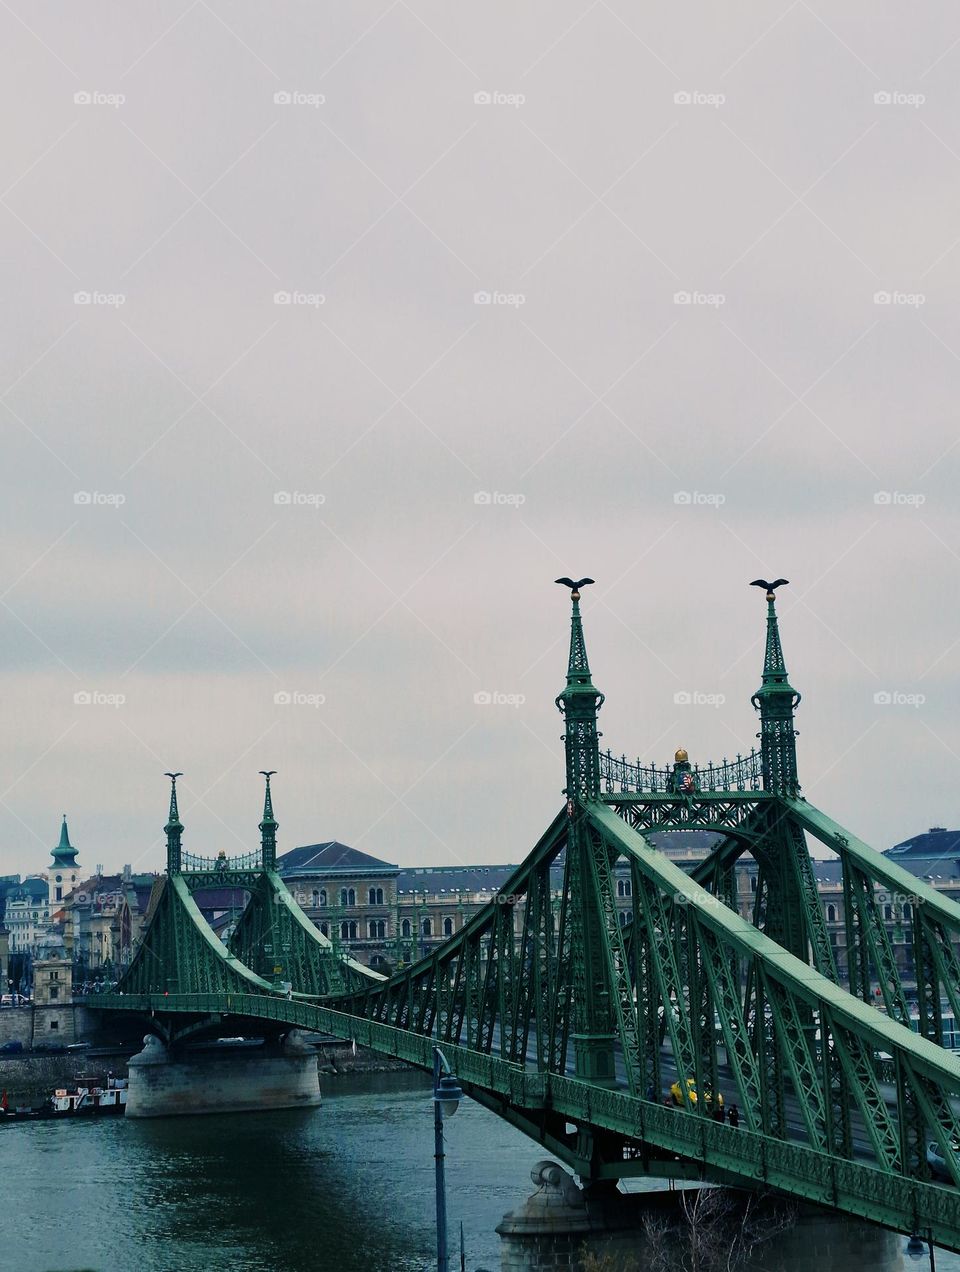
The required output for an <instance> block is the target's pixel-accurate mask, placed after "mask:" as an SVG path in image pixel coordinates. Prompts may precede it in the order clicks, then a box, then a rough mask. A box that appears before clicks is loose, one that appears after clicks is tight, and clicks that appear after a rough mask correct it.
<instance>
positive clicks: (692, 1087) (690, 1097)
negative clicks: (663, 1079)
mask: <svg viewBox="0 0 960 1272" xmlns="http://www.w3.org/2000/svg"><path fill="white" fill-rule="evenodd" d="M686 1087H687V1089H686V1092H684V1090H683V1088H682V1087H681V1085H680V1080H679V1079H677V1081H676V1082H674V1084H673V1086H672V1087H671V1088H670V1097H671V1099H672V1100H673V1102H674V1104H675V1105H676V1106H677V1108H678V1109H679V1108H683V1106H684V1104H685V1103H686V1104H692V1105H693V1106H694V1107H696V1105H697V1103H698V1099H699V1097H698V1095H697V1083H696V1079H695V1078H687V1083H686ZM703 1104H704V1108H706V1109H709V1110H711V1111H712V1110H713V1092H712V1091H710V1090H706V1091H704V1093H703ZM717 1108H720V1109H722V1108H723V1092H722V1091H721V1092H719V1093H718V1094H717Z"/></svg>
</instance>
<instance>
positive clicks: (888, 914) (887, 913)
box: [883, 905, 893, 923]
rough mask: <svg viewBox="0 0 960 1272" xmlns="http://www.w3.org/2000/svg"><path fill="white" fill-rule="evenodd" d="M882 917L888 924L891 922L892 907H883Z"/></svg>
mask: <svg viewBox="0 0 960 1272" xmlns="http://www.w3.org/2000/svg"><path fill="white" fill-rule="evenodd" d="M883 917H884V918H885V919H886V921H887V922H888V923H892V922H893V906H892V905H885V906H884V907H883Z"/></svg>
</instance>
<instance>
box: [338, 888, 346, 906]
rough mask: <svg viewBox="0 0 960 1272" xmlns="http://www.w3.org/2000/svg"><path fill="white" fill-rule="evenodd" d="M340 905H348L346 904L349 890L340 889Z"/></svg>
mask: <svg viewBox="0 0 960 1272" xmlns="http://www.w3.org/2000/svg"><path fill="white" fill-rule="evenodd" d="M340 904H341V905H346V904H347V890H346V888H341V889H340Z"/></svg>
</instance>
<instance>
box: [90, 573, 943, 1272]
mask: <svg viewBox="0 0 960 1272" xmlns="http://www.w3.org/2000/svg"><path fill="white" fill-rule="evenodd" d="M559 581H560V582H565V583H568V584H570V585H571V596H572V604H573V613H572V622H571V639H570V656H569V663H568V669H567V682H566V687H565V688H564V689H563V691H562V692H561V693H560V695H559V697H558V698H557V700H556V701H557V706H558V708H559V710H560V712H561V713H562V715H563V717H564V722H565V730H566V732H565V736H564V744H565V752H566V789H565V795H566V804H565V806H564V807H563V808H562V809H561V810H560V811H559V812H558V814H557V815H556V816H555V817H554V819H553V821H552V822H551V823H550V825H549V826H548V827H547V829H546V831H545V832H544V834H543V836H542V838H541V839H540V841H539V843H537V844H536V845H535V847H534V848H533V850H532V851H531V852H530V854H529V855H528V856H527V858H526V860H525V861H524V862H523V864H522V865H520V866H518V867H517V869H516V870H515V872H514V873H513V875H512V876H511V878H510V879H509V880H508V881H507V883H506V884H505V885H504V886H503V888H502V889H501V891H500V893H499V894H498V895H497V896H496V898H495V899H494V900H493V901H491V902H490V903H489V904H488V905H487V906H486V907H485V908H483V909H482V910H480V911H478V912H477V913H476V914H474V915H473V917H472V918H470V920H469V921H468V922H467V923H466V924H465V925H464V926H463V927H462V928H461V930H460V931H459V932H457V933H456V934H455V935H454V936H453V937H451V938H450V939H449V940H448V941H446V942H445V943H444V944H443V945H441V946H439V947H438V948H436V949H435V950H433V951H432V952H431V953H430V954H429V955H428V956H427V957H424V958H421V959H420V960H419V961H416V962H413V963H412V964H411V965H410V966H408V967H405V968H401V969H400V970H398V971H397V972H396V973H395V974H394V975H392V976H390V977H389V978H384V977H382V976H379V975H377V974H376V973H374V972H372V971H371V970H370V969H368V968H366V967H364V966H363V965H361V964H360V963H358V962H355V961H354V960H352V959H351V958H349V957H348V956H347V954H346V952H345V951H344V950H343V949H342V948H341V947H340V946H339V944H338V943H337V942H336V941H333V942H331V941H329V940H327V938H326V937H324V936H322V935H321V933H320V932H319V931H318V930H317V929H316V928H315V927H314V925H313V924H312V923H311V922H310V921H309V920H308V919H307V917H306V916H305V914H304V913H303V911H302V910H301V908H300V906H299V905H298V904H297V902H296V901H295V900H294V898H293V896H292V895H291V893H290V892H289V890H288V889H287V887H286V885H285V883H284V881H283V879H282V878H281V876H280V874H279V873H278V871H277V866H276V853H277V849H276V835H277V822H276V820H275V818H274V814H273V804H272V797H271V791H270V776H271V774H267V775H266V796H265V804H264V813H263V820H262V822H261V823H260V832H261V845H260V850H259V852H257V853H255V854H251V855H250V856H249V857H246V858H234V859H230V858H227V857H225V856H224V855H223V854H221V855H220V857H219V858H216V859H213V858H210V859H203V858H198V857H193V856H191V855H190V854H188V853H186V852H184V851H183V850H182V847H181V837H182V834H183V826H182V824H181V822H180V817H179V812H178V807H177V790H176V777H177V776H179V774H171V775H169V776H171V778H172V787H171V798H170V813H169V818H168V821H167V824H166V827H165V831H166V836H167V871H166V875H165V877H163V878H162V879H161V880H160V882H159V885H158V888H157V890H156V891H155V894H154V897H153V900H152V903H151V915H150V917H149V922H148V926H147V928H146V930H145V933H144V937H143V941H142V943H141V945H140V947H139V949H138V951H137V953H136V955H135V957H134V959H133V961H132V963H131V965H130V967H129V969H128V970H127V972H126V973H125V975H124V977H123V979H122V981H121V982H120V984H119V985H118V986H117V988H116V989H115V991H114V992H112V993H111V994H109V995H104V996H102V997H100V998H99V1000H98V1001H97V1003H96V1006H97V1007H98V1008H99V1009H100V1010H104V1011H107V1012H110V1013H121V1012H123V1013H136V1014H137V1015H139V1016H142V1017H143V1018H144V1019H145V1020H146V1021H147V1022H148V1027H149V1028H150V1029H151V1030H152V1031H154V1032H156V1033H158V1034H160V1035H161V1036H162V1037H163V1038H164V1040H165V1041H167V1042H168V1043H170V1044H173V1045H176V1044H177V1043H178V1042H180V1041H183V1040H186V1039H188V1038H190V1037H192V1036H197V1035H200V1034H202V1033H216V1032H218V1031H219V1032H221V1033H237V1032H242V1031H244V1030H245V1031H247V1032H256V1031H260V1032H261V1033H264V1034H270V1033H278V1032H284V1031H287V1030H289V1029H292V1028H299V1029H305V1030H314V1031H322V1032H326V1033H329V1034H333V1035H335V1036H338V1037H341V1038H344V1039H354V1040H355V1041H356V1042H357V1043H359V1044H361V1045H363V1046H366V1047H371V1048H373V1049H374V1050H376V1051H379V1052H382V1053H384V1054H386V1055H389V1056H395V1057H398V1058H400V1059H402V1060H404V1061H407V1062H408V1063H410V1064H411V1065H415V1066H419V1067H420V1068H423V1069H430V1068H431V1066H432V1049H433V1047H434V1046H435V1045H437V1044H440V1045H442V1047H443V1049H444V1053H445V1054H446V1056H447V1057H448V1059H449V1060H450V1062H451V1064H452V1066H453V1067H454V1069H455V1071H456V1073H457V1076H458V1078H459V1080H460V1082H461V1083H462V1085H463V1086H464V1087H465V1089H466V1090H467V1091H468V1093H469V1094H470V1095H471V1096H472V1097H473V1098H474V1099H476V1100H478V1101H479V1102H480V1103H481V1104H483V1105H485V1106H486V1107H488V1108H490V1109H492V1110H493V1111H494V1112H495V1113H497V1114H498V1115H499V1116H501V1117H503V1118H505V1119H507V1120H508V1121H509V1122H511V1123H513V1125H515V1126H517V1127H519V1128H520V1129H521V1130H522V1131H524V1132H525V1133H526V1134H527V1135H529V1136H530V1137H531V1138H532V1139H534V1140H536V1141H538V1142H539V1143H540V1144H542V1145H543V1146H544V1147H545V1148H546V1149H547V1150H548V1151H549V1152H550V1153H552V1154H554V1155H555V1156H556V1157H558V1158H559V1159H560V1160H561V1161H563V1162H564V1163H566V1164H567V1165H568V1166H569V1167H570V1168H572V1169H573V1170H574V1171H575V1172H576V1173H577V1174H578V1175H579V1176H580V1177H581V1179H582V1180H583V1181H584V1182H585V1183H587V1184H591V1185H593V1184H599V1182H600V1181H614V1180H617V1179H620V1178H623V1177H626V1176H631V1175H644V1174H650V1175H661V1176H668V1177H675V1178H700V1179H707V1180H712V1181H716V1182H722V1183H729V1184H735V1185H739V1186H741V1187H754V1188H769V1189H773V1190H775V1191H777V1192H779V1193H782V1194H785V1195H787V1196H790V1197H793V1198H796V1199H799V1200H804V1201H808V1202H813V1203H818V1204H820V1205H822V1206H824V1207H827V1208H830V1209H832V1210H834V1211H838V1212H842V1213H846V1214H849V1215H855V1216H859V1217H864V1218H867V1219H869V1220H873V1221H875V1222H877V1223H880V1224H883V1225H885V1226H887V1227H889V1228H891V1229H894V1230H896V1231H900V1232H903V1233H911V1234H913V1233H917V1234H920V1235H922V1236H924V1237H929V1238H931V1239H932V1240H933V1241H934V1242H936V1243H938V1244H940V1245H942V1246H945V1247H947V1248H949V1249H952V1250H960V1115H958V1110H960V1060H958V1059H957V1058H956V1057H955V1056H954V1055H953V1054H952V1053H951V1052H950V1051H948V1050H946V1049H945V1048H944V1047H943V1037H944V1021H945V1019H946V1018H947V1017H948V1016H949V1015H950V1014H952V1015H953V1017H954V1018H955V1019H956V1020H960V959H958V945H960V906H957V905H956V904H954V903H953V902H951V901H949V900H947V899H945V898H944V897H942V896H940V895H939V894H938V893H937V892H936V890H935V889H934V888H932V887H930V886H928V885H927V884H926V883H924V882H923V881H922V880H920V879H917V878H916V877H915V876H913V875H912V874H909V873H908V872H906V871H905V870H903V869H902V868H901V867H899V866H898V865H897V864H896V863H895V862H893V861H891V860H889V859H888V858H886V857H884V856H882V855H881V854H880V853H878V852H877V851H875V850H874V849H872V848H870V847H869V846H868V845H867V844H865V843H863V842H862V841H861V840H860V839H858V838H857V837H856V836H855V835H853V834H851V833H850V832H849V831H848V830H845V829H843V828H842V827H841V826H839V825H837V823H836V822H834V821H833V820H832V818H830V817H828V816H827V815H826V814H825V813H823V812H821V811H819V810H818V809H816V808H814V807H813V806H812V805H811V804H810V803H808V802H807V800H806V799H805V798H804V797H803V796H802V794H801V793H800V785H799V782H798V777H797V756H796V740H795V739H796V731H795V728H794V713H795V710H796V707H797V705H798V703H799V701H800V695H799V694H798V693H797V692H796V691H795V690H794V689H793V687H792V686H791V684H790V682H789V679H788V677H787V670H786V666H785V664H784V658H783V652H782V649H781V643H780V634H779V630H778V622H777V613H776V604H775V592H774V588H775V587H776V586H778V584H774V585H768V584H766V583H764V582H763V581H760V582H761V585H762V586H763V587H765V588H766V603H767V628H766V649H765V656H764V664H763V674H762V681H761V685H760V687H759V689H758V690H757V691H756V693H755V694H754V695H753V698H752V704H753V706H754V708H755V709H756V711H757V713H758V716H759V724H760V732H759V734H758V737H759V739H760V746H759V749H757V750H755V751H753V752H752V753H751V754H750V755H748V756H746V757H742V756H738V757H737V759H736V760H734V761H732V762H729V763H727V762H724V763H723V764H719V765H707V766H705V767H695V766H692V765H691V764H690V762H689V760H688V758H687V755H686V752H684V751H678V752H677V756H676V760H675V762H674V763H673V765H668V766H666V767H661V768H658V767H656V766H644V765H641V764H640V763H639V762H637V763H630V762H628V761H627V759H626V758H617V757H614V756H613V755H611V754H610V753H609V752H607V753H605V754H604V753H602V752H601V750H600V746H599V739H600V734H599V732H598V729H597V715H598V712H599V709H600V707H601V705H602V703H603V694H601V693H600V692H599V691H598V690H597V689H596V687H595V686H594V684H593V681H592V677H591V672H590V667H589V663H588V660H587V650H586V645H585V642H584V635H583V628H582V623H581V617H580V606H579V601H580V593H579V590H578V588H579V586H582V585H583V584H584V583H586V582H588V580H581V582H580V585H576V584H573V583H572V580H559ZM663 830H672V831H684V830H708V831H713V832H716V833H717V835H718V839H717V841H716V846H715V847H714V848H713V850H712V851H711V852H710V854H709V856H707V858H706V859H705V860H704V861H703V862H702V863H701V864H699V865H698V866H697V867H696V868H695V869H694V871H693V872H692V874H687V873H685V872H683V871H682V870H680V869H679V868H678V866H676V865H675V864H674V863H673V862H671V861H670V860H668V858H667V857H666V856H665V855H664V854H663V853H662V852H660V851H658V850H657V849H656V848H655V847H654V846H653V845H652V844H651V843H650V841H649V839H648V836H649V835H650V834H651V833H652V832H657V831H663ZM808 837H810V838H812V839H814V840H816V841H818V842H819V843H820V844H822V845H824V846H825V847H827V848H829V849H830V850H831V851H832V852H833V853H835V854H837V856H838V857H839V859H840V862H841V865H842V877H843V898H844V914H845V921H846V955H847V964H848V966H847V973H846V977H845V983H841V978H840V976H839V975H838V969H837V963H836V958H835V952H834V949H833V947H832V946H831V943H830V940H829V935H828V932H827V929H826V925H825V921H824V915H823V910H822V907H821V905H820V902H819V898H818V895H817V888H816V881H815V878H814V870H813V863H812V859H811V856H810V853H809V848H808ZM744 853H748V854H750V856H751V857H752V858H753V860H754V861H755V862H756V865H757V871H758V874H757V889H756V894H755V898H754V902H753V904H754V910H753V917H752V922H750V921H747V920H746V919H744V918H743V917H741V915H740V914H739V913H738V911H737V909H736V896H737V891H736V867H737V862H738V859H739V858H740V856H741V854H744ZM558 859H559V862H562V879H563V882H562V887H561V888H560V890H559V896H558V895H557V889H556V886H555V883H554V884H553V885H552V883H551V871H552V870H553V878H554V880H555V879H556V877H557V873H558V869H559V866H558V865H555V863H558ZM624 863H626V864H625V865H624ZM615 868H616V871H617V877H619V878H622V877H623V874H624V871H625V870H626V869H629V874H630V878H631V884H632V895H633V898H634V918H633V920H632V922H631V923H629V924H628V925H627V927H625V928H624V927H621V925H620V922H619V919H618V913H617V909H616V904H615V887H616V879H615ZM211 886H216V887H235V888H242V889H244V890H245V891H246V892H247V893H248V894H249V902H248V904H247V906H246V908H245V910H244V912H243V915H242V917H241V918H240V919H239V921H238V922H237V924H236V925H235V927H234V929H233V931H232V934H231V935H230V937H229V940H228V941H227V942H226V943H224V942H222V941H221V940H220V939H219V938H218V937H217V936H216V935H215V934H214V932H213V931H212V930H211V928H210V927H209V926H208V925H207V923H206V922H205V920H204V919H203V916H202V915H201V913H200V910H199V908H198V906H197V904H196V901H195V900H194V893H195V892H196V891H197V890H199V889H203V888H209V887H211ZM885 894H886V895H885ZM891 894H892V895H893V896H894V898H895V899H897V902H898V905H900V904H902V902H903V901H904V900H906V899H909V901H910V904H911V911H910V929H911V940H912V946H913V964H914V969H915V979H916V984H915V986H914V985H913V982H912V981H911V982H910V983H909V985H908V984H907V983H905V981H904V978H903V977H902V976H901V973H900V970H899V969H898V966H897V963H896V960H895V958H894V951H893V947H892V944H891V940H890V936H889V933H888V931H887V927H886V925H885V923H884V915H883V909H884V906H883V904H882V902H881V899H880V898H883V899H884V900H887V899H888V898H889V896H890V895H891ZM278 951H282V963H283V967H284V974H285V977H286V980H287V983H288V985H289V986H291V988H287V986H280V985H279V983H278V981H277V978H276V976H275V974H274V971H275V959H276V958H277V957H278V953H277V952H278ZM877 987H879V996H878V994H877ZM913 1003H915V1004H916V1007H915V1010H914V1018H913V1020H912V1021H911V1005H912V1004H913ZM91 1005H93V1004H91ZM690 1078H692V1079H693V1081H694V1084H695V1090H696V1091H697V1092H699V1093H701V1098H700V1099H699V1100H697V1101H696V1102H694V1101H692V1100H688V1101H686V1102H685V1103H684V1104H683V1105H682V1106H680V1107H666V1106H665V1105H664V1103H663V1099H662V1096H663V1093H664V1091H665V1089H666V1088H668V1087H669V1086H670V1085H671V1084H672V1083H673V1082H675V1081H679V1083H680V1087H681V1090H682V1091H685V1090H686V1080H687V1079H690ZM721 1090H722V1091H723V1092H725V1093H726V1100H727V1104H728V1106H729V1104H730V1103H731V1101H732V1100H736V1102H737V1103H738V1105H739V1108H740V1111H741V1122H740V1125H739V1127H731V1126H730V1125H729V1124H727V1123H719V1122H717V1121H715V1120H714V1119H713V1118H712V1117H711V1116H710V1111H709V1109H708V1108H707V1100H706V1099H704V1098H703V1095H704V1094H705V1093H706V1092H708V1091H713V1092H718V1091H721ZM931 1145H935V1146H936V1152H937V1155H938V1156H939V1157H940V1158H941V1160H942V1162H943V1164H944V1165H943V1168H942V1169H943V1172H944V1173H945V1174H947V1175H948V1176H949V1177H950V1178H951V1179H952V1181H953V1182H952V1183H947V1182H944V1180H942V1179H938V1178H935V1177H933V1176H932V1175H931V1170H930V1166H929V1164H928V1161H929V1158H928V1150H929V1147H930V1146H931Z"/></svg>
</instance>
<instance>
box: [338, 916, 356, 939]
mask: <svg viewBox="0 0 960 1272" xmlns="http://www.w3.org/2000/svg"><path fill="white" fill-rule="evenodd" d="M340 937H341V940H344V941H355V940H356V939H357V924H356V920H355V919H351V920H350V922H349V923H346V922H344V923H341V924H340Z"/></svg>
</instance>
